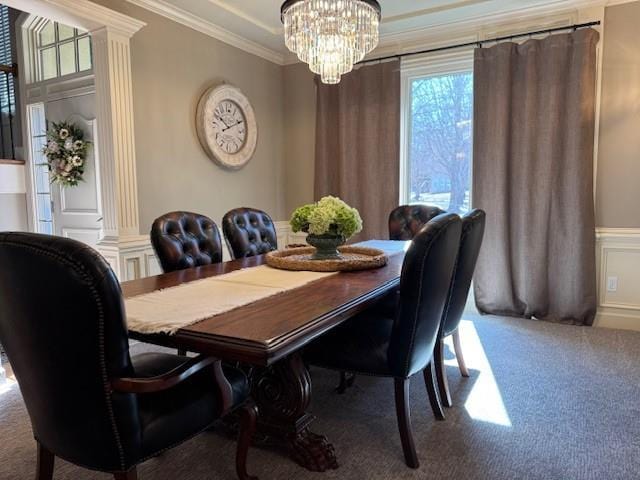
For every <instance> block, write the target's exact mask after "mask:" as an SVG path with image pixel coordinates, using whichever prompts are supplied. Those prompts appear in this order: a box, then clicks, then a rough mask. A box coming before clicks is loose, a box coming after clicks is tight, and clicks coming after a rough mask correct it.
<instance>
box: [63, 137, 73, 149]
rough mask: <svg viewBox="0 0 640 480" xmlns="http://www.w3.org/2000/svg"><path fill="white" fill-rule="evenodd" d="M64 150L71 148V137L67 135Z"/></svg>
mask: <svg viewBox="0 0 640 480" xmlns="http://www.w3.org/2000/svg"><path fill="white" fill-rule="evenodd" d="M64 149H65V150H73V138H71V137H69V138H67V139H66V140H65V141H64Z"/></svg>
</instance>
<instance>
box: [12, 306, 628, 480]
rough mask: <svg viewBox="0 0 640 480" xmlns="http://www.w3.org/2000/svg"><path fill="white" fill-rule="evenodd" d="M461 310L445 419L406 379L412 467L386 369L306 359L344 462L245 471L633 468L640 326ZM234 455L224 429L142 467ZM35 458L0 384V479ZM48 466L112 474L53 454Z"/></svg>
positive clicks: (194, 465)
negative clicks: (356, 374)
mask: <svg viewBox="0 0 640 480" xmlns="http://www.w3.org/2000/svg"><path fill="white" fill-rule="evenodd" d="M466 318H467V321H465V322H464V323H463V327H462V329H463V331H462V338H463V348H464V349H465V351H466V352H467V361H468V364H469V367H470V369H471V378H469V379H466V380H463V379H461V378H460V376H459V374H458V371H457V369H456V368H455V367H454V365H455V364H454V363H451V367H450V368H449V376H450V379H451V386H452V390H453V397H454V401H455V404H456V405H455V407H454V408H453V409H450V410H448V411H447V414H448V418H447V420H446V421H445V422H436V421H434V419H433V416H432V414H431V411H430V409H429V406H428V402H427V399H426V393H425V390H424V385H423V384H422V381H421V379H420V378H419V377H416V378H415V379H414V381H413V383H412V392H413V394H412V408H413V419H414V431H415V438H416V444H417V448H418V453H419V457H420V460H421V463H422V466H421V468H420V469H419V470H416V471H412V470H409V469H408V468H406V467H405V466H404V463H403V459H402V450H401V447H400V439H399V436H398V433H397V428H396V422H395V414H394V408H393V386H392V383H391V382H390V381H389V380H385V379H375V378H364V377H361V378H358V380H357V383H356V386H355V387H354V388H353V389H352V390H350V391H349V392H348V393H346V394H345V395H343V396H339V395H336V394H334V393H333V392H332V387H333V384H334V382H335V379H336V377H335V374H333V373H330V372H325V371H322V370H319V369H314V370H313V372H312V373H313V378H314V394H315V397H314V404H313V412H314V413H315V414H316V415H317V416H318V420H317V421H316V423H315V424H314V430H315V431H316V432H318V433H324V434H327V435H328V436H329V437H330V438H331V440H332V441H333V443H334V444H335V447H336V450H337V453H338V456H339V461H340V464H341V468H340V469H339V470H336V471H332V472H328V473H325V474H312V473H309V472H306V471H305V470H303V469H301V468H299V467H297V466H296V465H294V464H292V463H291V462H290V461H289V460H288V459H287V458H285V457H283V456H281V455H279V454H278V453H276V452H273V451H268V450H257V449H253V450H252V452H251V456H250V466H251V471H252V472H253V473H255V474H257V475H259V476H260V478H261V479H262V480H270V479H278V480H280V479H286V480H291V479H296V480H297V479H300V480H304V479H313V480H316V479H317V480H320V479H327V480H329V479H338V478H341V479H358V480H361V479H372V480H383V479H384V480H387V479H474V480H475V479H491V480H493V479H504V480H513V479H540V480H542V479H544V480H552V479H553V480H555V479H557V480H573V479H580V480H581V479H585V480H587V479H593V480H596V479H597V480H601V479H607V480H614V479H638V478H640V401H639V400H638V399H640V334H639V333H632V332H621V331H613V330H603V329H593V328H580V327H571V326H562V325H553V324H548V323H539V322H535V321H526V320H516V319H503V318H499V317H475V316H474V317H466ZM142 348H144V347H142V346H140V345H137V346H136V347H134V349H135V350H140V349H142ZM0 391H2V390H0ZM233 455H234V444H233V443H232V442H231V441H229V440H228V439H227V438H225V437H224V436H222V435H219V434H217V433H206V434H204V435H201V436H199V437H197V438H195V439H194V440H191V441H190V442H188V443H186V444H184V445H182V446H180V447H178V448H176V449H175V450H173V451H171V452H169V453H167V454H165V455H163V456H162V457H160V458H158V459H154V460H151V461H148V462H146V463H145V464H144V465H143V466H142V467H141V468H140V478H141V479H142V480H149V479H154V480H178V479H184V480H204V479H211V480H215V479H234V478H235V474H234V472H233ZM34 459H35V448H34V442H33V440H32V436H31V430H30V426H29V421H28V416H27V414H26V411H25V409H24V406H23V404H22V401H21V398H20V394H19V391H18V389H17V388H15V386H13V387H11V386H10V387H9V388H8V389H5V391H4V393H1V394H0V479H2V480H9V479H31V478H32V477H33V472H34V468H35V467H34ZM54 478H55V479H57V480H63V479H64V480H81V479H88V480H89V479H90V480H93V479H107V478H110V477H109V476H108V475H104V474H98V473H93V472H88V471H86V470H83V469H80V468H77V467H74V466H72V465H69V464H66V463H64V462H58V463H57V465H56V471H55V477H54Z"/></svg>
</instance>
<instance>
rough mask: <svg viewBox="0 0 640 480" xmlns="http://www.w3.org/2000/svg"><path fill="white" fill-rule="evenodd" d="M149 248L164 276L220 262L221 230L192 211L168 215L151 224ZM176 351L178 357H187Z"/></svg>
mask: <svg viewBox="0 0 640 480" xmlns="http://www.w3.org/2000/svg"><path fill="white" fill-rule="evenodd" d="M151 245H153V249H154V251H155V252H156V256H157V257H158V260H159V261H160V265H161V266H162V271H163V272H164V273H168V272H175V271H176V270H186V269H188V268H194V267H201V266H203V265H211V264H212V263H220V262H222V241H221V239H220V231H219V230H218V226H217V225H216V224H215V222H214V221H213V220H211V219H210V218H209V217H205V216H204V215H200V214H198V213H192V212H170V213H165V214H164V215H162V216H161V217H158V218H156V219H155V221H154V222H153V225H151ZM186 354H187V352H186V351H185V350H182V349H180V350H178V355H186Z"/></svg>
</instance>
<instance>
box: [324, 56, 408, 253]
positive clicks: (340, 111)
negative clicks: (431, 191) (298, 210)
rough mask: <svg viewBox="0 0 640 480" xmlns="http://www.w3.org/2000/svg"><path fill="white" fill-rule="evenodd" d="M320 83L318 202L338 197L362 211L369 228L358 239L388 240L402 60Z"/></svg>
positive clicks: (396, 184)
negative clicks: (322, 198) (322, 199)
mask: <svg viewBox="0 0 640 480" xmlns="http://www.w3.org/2000/svg"><path fill="white" fill-rule="evenodd" d="M316 82H317V84H318V94H317V95H318V101H317V122H316V163H315V197H316V200H318V199H320V198H321V197H323V196H325V195H334V196H338V197H340V198H342V199H343V200H344V201H345V202H347V203H348V204H349V205H351V206H352V207H355V208H357V209H358V211H359V212H360V215H361V216H362V220H363V224H364V229H363V232H362V233H361V234H360V235H358V236H356V237H354V238H353V239H352V240H353V241H359V240H367V239H372V238H388V225H387V220H388V216H389V213H390V212H391V210H392V209H393V208H395V207H397V206H398V197H399V181H400V180H399V170H400V62H399V61H392V62H385V63H380V64H377V65H370V66H365V67H362V68H360V69H357V70H355V71H354V72H352V73H350V74H348V75H344V76H343V77H342V81H341V82H340V83H339V84H338V85H323V84H321V83H320V82H319V80H317V79H316Z"/></svg>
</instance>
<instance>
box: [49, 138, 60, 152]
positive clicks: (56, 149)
mask: <svg viewBox="0 0 640 480" xmlns="http://www.w3.org/2000/svg"><path fill="white" fill-rule="evenodd" d="M47 150H49V152H50V153H58V152H59V151H60V147H59V145H58V144H57V143H56V142H54V141H53V140H51V141H49V143H48V144H47Z"/></svg>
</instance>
